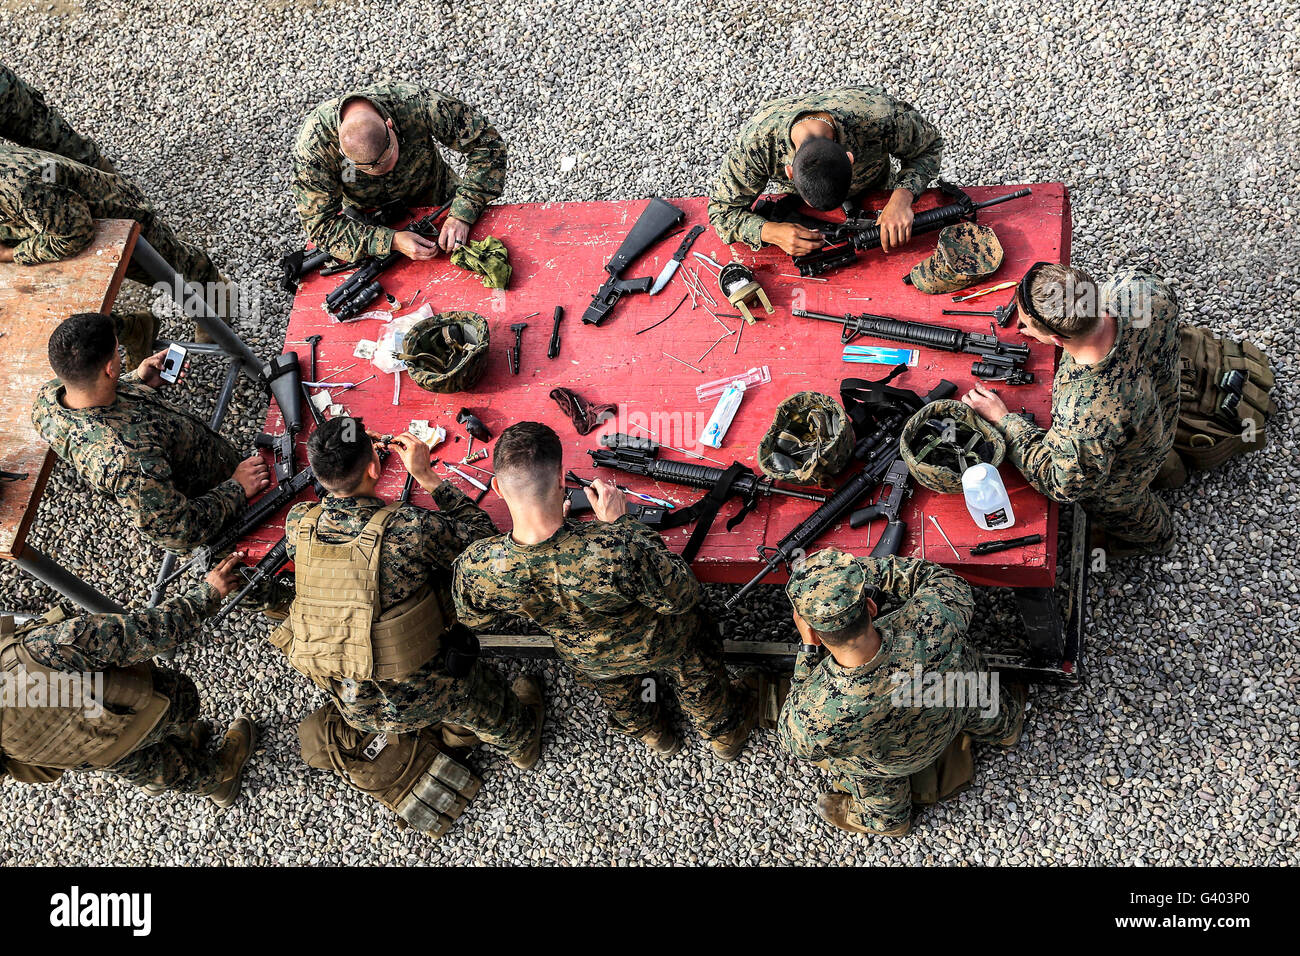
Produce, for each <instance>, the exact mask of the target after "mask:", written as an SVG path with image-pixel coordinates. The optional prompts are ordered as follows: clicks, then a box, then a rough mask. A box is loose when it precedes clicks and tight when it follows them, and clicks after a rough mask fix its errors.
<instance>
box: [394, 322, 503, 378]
mask: <svg viewBox="0 0 1300 956" xmlns="http://www.w3.org/2000/svg"><path fill="white" fill-rule="evenodd" d="M402 348H403V351H402V352H400V353H399V354H398V358H400V359H401V360H402V361H404V362H405V363H406V367H407V370H408V371H409V372H410V373H411V379H412V380H413V381H414V382H415V384H416V385H419V386H420V387H421V388H423V389H427V390H428V391H430V392H440V393H447V392H464V391H468V390H469V389H471V388H473V387H474V385H475V383H476V382H478V380H479V379H480V378H482V377H483V373H484V372H485V371H487V362H488V324H487V319H485V318H483V316H481V315H479V314H478V313H477V312H439V313H438V314H437V315H432V316H430V317H429V318H427V319H421V320H420V321H419V322H417V323H415V325H413V326H411V328H410V329H409V330H408V331H407V333H406V337H405V338H404V339H403V340H402Z"/></svg>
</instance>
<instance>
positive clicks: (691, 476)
mask: <svg viewBox="0 0 1300 956" xmlns="http://www.w3.org/2000/svg"><path fill="white" fill-rule="evenodd" d="M587 454H588V455H590V456H591V463H592V464H593V465H595V466H596V467H597V468H616V469H618V470H619V471H625V472H627V473H628V474H630V475H643V476H644V477H646V478H653V479H654V480H655V481H667V482H670V483H672V484H675V485H687V486H689V487H691V488H704V489H712V488H713V487H714V486H715V485H716V484H717V483H718V480H719V479H720V478H721V477H722V476H723V474H724V469H722V468H712V467H710V466H708V465H693V464H690V463H689V462H684V461H666V460H664V459H661V458H657V457H655V454H654V453H653V452H647V451H638V450H635V449H632V448H593V449H590V450H588V452H587ZM731 487H732V490H733V491H735V493H736V494H738V495H741V496H742V497H746V498H751V497H754V496H756V495H765V496H767V495H784V496H785V497H787V498H802V499H804V500H805V501H818V502H821V501H825V500H826V496H825V495H820V494H817V493H815V492H811V491H795V490H794V489H792V488H781V487H778V486H777V485H775V484H773V482H772V479H771V478H768V477H767V476H765V475H764V476H761V477H760V476H758V475H754V474H748V475H741V476H740V477H738V478H737V479H736V480H735V481H734V482H733V483H732V485H731Z"/></svg>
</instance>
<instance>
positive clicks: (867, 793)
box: [819, 684, 1025, 833]
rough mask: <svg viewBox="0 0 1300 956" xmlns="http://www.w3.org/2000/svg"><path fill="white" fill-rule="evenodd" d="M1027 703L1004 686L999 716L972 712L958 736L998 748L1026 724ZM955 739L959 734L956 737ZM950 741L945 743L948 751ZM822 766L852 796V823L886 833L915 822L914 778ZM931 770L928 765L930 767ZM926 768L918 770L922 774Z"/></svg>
mask: <svg viewBox="0 0 1300 956" xmlns="http://www.w3.org/2000/svg"><path fill="white" fill-rule="evenodd" d="M1024 711H1025V707H1024V701H1023V700H1022V699H1021V698H1020V697H1019V696H1017V695H1016V694H1014V693H1012V692H1011V691H1010V690H1009V689H1008V687H1007V686H1006V685H1004V684H1000V685H999V688H998V712H997V713H996V714H994V715H992V716H990V717H982V716H980V713H979V711H978V710H975V709H969V710H968V711H967V713H968V715H969V716H968V718H967V720H966V723H965V724H964V725H963V726H962V727H961V729H960V730H959V731H958V732H957V733H958V734H966V735H967V736H968V737H970V739H971V740H972V741H974V742H976V743H986V744H995V743H997V742H999V741H1001V740H1004V739H1006V738H1007V737H1009V736H1011V734H1012V733H1014V732H1015V730H1016V728H1017V727H1018V726H1019V725H1020V723H1021V721H1023V720H1024ZM954 737H956V734H954ZM948 743H951V741H946V742H945V744H944V745H945V747H946V746H947V744H948ZM819 766H822V767H823V768H824V769H827V770H830V771H831V773H832V774H833V775H834V785H835V789H837V790H842V791H844V792H845V793H848V794H851V795H852V796H853V807H852V809H851V810H850V811H849V814H848V817H849V820H850V822H852V823H855V824H857V825H858V826H860V827H866V828H867V829H868V830H875V831H878V832H882V833H883V832H886V831H889V830H895V829H897V828H899V827H902V826H904V825H905V824H908V823H910V822H911V820H912V777H911V775H910V773H909V774H907V775H899V776H884V775H875V774H869V773H864V772H862V771H860V770H858V769H856V768H849V767H847V766H845V762H843V761H841V762H837V765H829V762H828V761H821V762H820V763H819ZM927 766H928V765H927ZM921 769H923V768H919V767H918V768H917V770H918V771H919V770H921Z"/></svg>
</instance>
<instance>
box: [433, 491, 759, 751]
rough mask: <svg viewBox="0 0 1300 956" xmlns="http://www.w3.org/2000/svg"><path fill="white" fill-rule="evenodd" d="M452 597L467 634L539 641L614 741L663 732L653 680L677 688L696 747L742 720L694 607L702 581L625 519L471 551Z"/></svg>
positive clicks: (503, 540) (718, 643) (705, 621)
mask: <svg viewBox="0 0 1300 956" xmlns="http://www.w3.org/2000/svg"><path fill="white" fill-rule="evenodd" d="M453 594H454V596H455V599H456V611H457V613H458V615H459V616H460V619H461V620H462V621H463V622H464V623H465V624H466V625H468V626H469V627H488V626H491V625H492V624H494V623H496V622H498V621H499V620H501V619H502V618H503V617H505V616H507V615H517V616H522V617H526V618H528V619H529V620H530V621H532V622H533V623H534V624H536V625H537V626H538V627H540V628H541V629H542V630H543V631H545V632H546V633H547V635H548V636H549V637H550V638H551V640H552V641H553V642H554V644H555V650H556V653H557V654H558V655H559V657H560V659H561V660H563V661H564V662H565V663H567V664H568V665H569V666H570V667H571V668H572V669H573V670H574V672H575V674H576V675H577V677H578V679H579V681H580V682H582V683H583V684H585V685H586V686H588V687H591V688H592V689H594V690H595V691H596V692H597V693H598V694H599V695H600V698H601V700H603V701H604V702H605V707H606V708H607V710H608V714H609V720H610V724H611V725H612V726H613V727H614V729H616V730H618V731H620V732H622V733H625V734H628V735H630V736H633V737H643V736H645V735H646V734H648V733H652V732H653V731H654V730H655V729H656V728H659V727H660V726H662V723H663V715H662V712H661V709H660V701H659V699H658V695H657V694H655V693H652V692H650V688H651V686H652V685H650V684H649V683H648V679H649V677H650V675H651V674H652V673H654V674H659V675H662V676H663V677H665V678H666V679H667V680H668V681H669V682H670V683H671V684H672V685H673V686H674V687H675V689H676V691H677V697H678V701H679V702H680V704H681V707H682V710H683V711H685V712H686V714H687V715H688V716H689V717H690V719H691V721H692V722H693V723H694V724H695V726H696V728H697V729H698V730H699V731H700V733H701V735H703V736H704V737H705V738H709V739H713V738H718V737H721V736H722V735H724V734H727V733H729V732H730V731H733V730H735V729H737V728H738V727H739V726H741V724H742V721H743V720H744V716H745V715H744V709H745V700H744V698H743V696H742V694H741V693H740V692H739V691H738V690H737V689H736V688H735V687H733V686H732V684H731V683H730V682H729V680H728V679H727V671H726V667H725V665H724V663H723V658H722V637H721V634H720V633H719V632H718V630H717V627H716V625H715V624H714V622H713V621H712V619H711V618H710V617H709V616H708V615H707V614H706V613H705V612H704V610H703V608H702V607H701V606H700V583H699V581H697V580H696V579H695V575H694V574H692V573H691V569H690V566H689V565H688V564H687V563H686V562H685V561H684V560H682V558H681V557H680V556H679V555H676V554H673V553H672V552H671V551H669V550H668V548H667V546H666V545H665V544H664V542H663V539H662V538H660V537H659V535H658V534H657V533H656V532H655V531H653V530H652V529H650V528H647V527H646V526H645V525H644V524H642V523H641V522H639V521H636V520H635V519H633V518H631V517H629V516H627V515H623V516H621V517H619V518H618V519H616V520H615V521H612V522H603V521H588V522H582V523H578V522H575V521H570V520H568V519H566V520H565V522H564V524H563V526H561V527H560V529H559V530H558V531H557V532H556V533H555V534H554V535H552V536H551V537H550V538H548V539H547V540H545V541H543V542H540V543H538V544H534V545H526V544H520V543H519V542H517V541H515V540H514V538H513V537H512V536H511V535H509V534H504V535H499V536H497V537H494V538H487V539H484V540H482V541H478V542H475V543H474V544H473V545H471V546H470V547H469V548H467V549H466V550H465V553H464V554H462V555H461V556H460V558H459V559H458V560H457V561H456V572H455V581H454V584H453Z"/></svg>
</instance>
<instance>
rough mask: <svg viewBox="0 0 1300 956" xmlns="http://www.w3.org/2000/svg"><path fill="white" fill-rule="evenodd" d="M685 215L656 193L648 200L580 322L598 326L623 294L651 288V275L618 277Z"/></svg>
mask: <svg viewBox="0 0 1300 956" xmlns="http://www.w3.org/2000/svg"><path fill="white" fill-rule="evenodd" d="M685 215H686V213H684V212H682V211H681V210H680V209H678V208H677V207H676V206H674V205H673V204H672V203H669V202H665V201H664V200H662V199H660V198H658V197H657V196H656V197H655V198H653V199H651V200H650V202H649V204H648V205H647V206H646V207H645V209H644V210H642V212H641V215H640V216H638V217H637V220H636V223H635V224H634V225H633V226H632V231H631V232H629V233H628V234H627V238H626V239H624V240H623V244H622V245H621V246H619V247H618V252H616V253H614V258H613V259H610V260H609V263H608V264H607V265H606V266H605V271H606V272H608V273H609V278H608V279H606V280H605V282H604V284H603V285H602V286H601V287H600V288H599V289H597V290H596V294H595V295H594V296H592V297H591V305H589V306H587V311H586V312H584V313H582V321H583V322H585V323H586V324H587V325H600V323H602V322H604V321H605V320H606V319H607V318H609V314H610V313H611V312H612V311H614V306H615V305H617V304H618V300H619V299H621V298H622V297H623V295H624V294H625V293H627V292H649V291H650V287H651V286H652V285H653V284H654V281H655V280H654V277H653V276H645V277H643V278H640V279H621V278H619V276H620V275H621V274H622V272H623V270H624V269H626V268H627V267H628V266H629V265H631V263H632V260H633V259H635V258H636V257H637V256H639V255H641V254H642V253H643V252H645V251H646V250H647V249H649V248H650V247H651V246H653V245H654V244H655V243H656V242H658V241H659V240H660V238H662V237H663V235H664V233H666V232H667V231H668V230H669V229H671V228H672V227H673V226H675V225H677V224H678V223H679V222H681V221H682V218H683V217H684V216H685Z"/></svg>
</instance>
